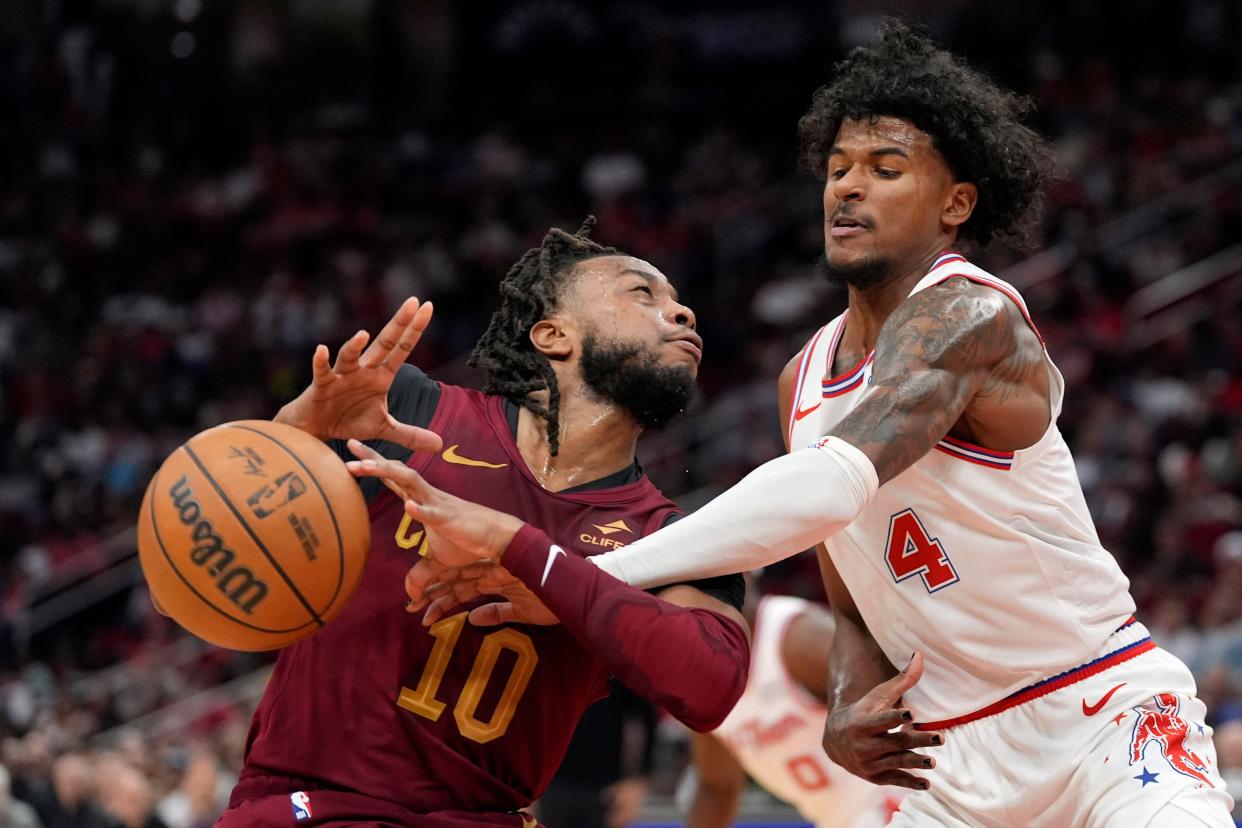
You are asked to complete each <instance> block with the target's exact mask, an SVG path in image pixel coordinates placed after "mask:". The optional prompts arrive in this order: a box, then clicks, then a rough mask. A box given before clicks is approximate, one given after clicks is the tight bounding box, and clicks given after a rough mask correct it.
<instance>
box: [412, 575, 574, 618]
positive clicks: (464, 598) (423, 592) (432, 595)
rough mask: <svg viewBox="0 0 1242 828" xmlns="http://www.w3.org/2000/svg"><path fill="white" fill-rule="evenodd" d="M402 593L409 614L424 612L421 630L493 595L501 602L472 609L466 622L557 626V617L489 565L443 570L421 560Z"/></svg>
mask: <svg viewBox="0 0 1242 828" xmlns="http://www.w3.org/2000/svg"><path fill="white" fill-rule="evenodd" d="M405 591H406V594H407V595H409V596H410V602H409V604H407V605H406V610H407V611H408V612H418V611H420V610H424V609H425V612H423V625H424V626H429V625H431V624H434V623H435V622H436V621H438V620H440V619H441V618H443V617H445V616H446V615H449V614H451V613H452V612H453V611H454V610H455V609H456V608H457V607H459V606H461V605H462V604H466V603H469V602H471V601H474V600H475V599H476V598H479V597H482V596H485V595H495V596H498V597H500V598H503V599H504V600H503V601H494V602H492V603H488V604H484V605H482V606H480V607H475V608H474V609H472V610H471V611H470V616H469V620H470V623H471V624H474V625H475V626H478V627H494V626H497V625H499V624H509V623H519V624H543V625H547V624H556V623H558V620H557V617H556V616H555V615H553V614H552V612H551V611H550V610H549V609H548V608H547V607H545V606H544V605H543V602H542V601H540V600H539V599H538V598H537V597H536V596H535V593H533V592H531V591H530V590H529V589H528V588H527V587H526V585H525V584H524V583H522V582H521V580H519V579H518V578H515V577H514V576H513V575H512V574H510V573H509V570H507V569H505V568H504V567H503V566H501V565H499V564H494V563H492V562H490V561H489V562H484V563H478V564H471V565H470V566H463V567H445V566H442V565H440V564H438V563H437V562H435V561H428V560H421V561H419V562H418V563H416V564H414V566H413V567H411V569H410V571H409V572H408V573H407V574H406V576H405Z"/></svg>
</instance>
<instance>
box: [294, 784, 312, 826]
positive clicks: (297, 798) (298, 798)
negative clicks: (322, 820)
mask: <svg viewBox="0 0 1242 828" xmlns="http://www.w3.org/2000/svg"><path fill="white" fill-rule="evenodd" d="M289 802H290V803H291V804H292V805H293V818H294V819H297V820H303V819H310V817H311V806H310V794H308V793H307V792H306V791H298V792H297V793H291V794H289Z"/></svg>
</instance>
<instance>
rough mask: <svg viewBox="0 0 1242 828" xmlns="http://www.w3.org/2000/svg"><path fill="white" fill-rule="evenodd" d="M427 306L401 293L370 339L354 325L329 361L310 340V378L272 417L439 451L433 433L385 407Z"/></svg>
mask: <svg viewBox="0 0 1242 828" xmlns="http://www.w3.org/2000/svg"><path fill="white" fill-rule="evenodd" d="M432 310H433V309H432V305H431V303H430V302H423V303H422V304H420V303H419V301H418V300H417V299H415V298H413V297H411V298H409V299H406V300H405V302H403V303H402V304H401V307H400V308H398V309H397V312H396V313H395V314H394V315H393V317H392V319H389V320H388V323H387V324H386V325H384V327H383V329H382V330H381V331H380V332H379V336H377V337H376V338H375V341H373V342H370V334H368V333H367V332H366V331H358V333H356V334H354V335H353V336H352V337H350V338H349V340H348V341H347V342H346V343H345V344H344V345H342V346H341V349H340V351H338V352H337V355H336V363H335V364H333V365H329V363H328V347H327V346H326V345H318V346H316V348H315V354H314V356H312V357H311V370H312V376H311V384H310V385H309V386H307V388H306V390H304V391H303V392H302V393H301V394H300V395H298V397H297V398H296V399H295V400H293V401H292V402H290V403H289V404H288V405H286V406H285V407H284V408H282V409H281V410H280V413H279V414H278V415H277V416H276V421H277V422H283V423H287V424H289V425H294V426H297V427H298V428H300V429H302V430H303V431H306V432H308V433H310V434H313V435H315V436H316V437H318V438H320V439H321V440H327V439H330V438H336V439H342V440H345V439H350V438H354V439H357V440H388V441H389V442H393V443H397V444H398V445H402V446H405V447H406V448H408V449H410V451H426V452H435V451H439V450H440V446H441V441H440V437H439V436H438V435H437V434H435V433H434V432H432V431H428V430H427V429H425V428H418V427H417V426H412V425H409V424H408V423H402V422H398V421H397V420H396V418H394V417H393V416H392V414H391V413H389V411H388V390H389V388H391V387H392V382H393V379H394V378H395V377H396V376H397V370H398V369H399V368H400V367H401V366H402V365H403V364H404V363H405V361H406V360H407V359H409V356H410V353H411V352H412V351H413V350H414V347H415V346H416V345H417V344H418V340H419V339H420V338H421V337H422V335H423V331H425V330H426V329H427V325H428V323H429V322H430V321H431V314H432ZM368 342H370V345H369V346H368V344H367V343H368Z"/></svg>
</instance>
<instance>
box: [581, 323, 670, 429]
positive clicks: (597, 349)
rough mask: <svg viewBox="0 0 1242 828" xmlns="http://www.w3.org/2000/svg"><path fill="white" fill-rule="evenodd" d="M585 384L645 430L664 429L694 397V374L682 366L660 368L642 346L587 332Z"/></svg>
mask: <svg viewBox="0 0 1242 828" xmlns="http://www.w3.org/2000/svg"><path fill="white" fill-rule="evenodd" d="M580 364H581V366H582V381H583V382H585V383H586V386H587V388H589V389H590V390H591V391H592V392H594V393H595V394H597V395H598V396H599V397H601V398H603V399H605V400H607V401H608V402H612V403H615V404H616V405H618V406H619V407H620V408H621V409H622V410H624V411H625V412H626V413H627V414H629V415H630V416H631V417H633V418H634V421H635V422H636V423H638V424H639V425H640V426H642V427H643V428H644V429H648V428H650V429H657V428H661V427H663V426H664V425H666V424H667V423H668V421H669V420H671V419H673V417H675V416H677V415H678V414H680V413H681V412H683V411H685V410H686V406H687V405H689V404H690V400H691V399H692V398H693V397H694V374H693V373H692V372H691V370H690V369H689V368H688V367H686V366H683V365H661V364H660V362H659V359H658V358H657V357H656V355H655V354H653V353H651V352H650V351H648V350H646V349H644V348H643V347H642V346H639V345H634V344H631V343H626V342H619V341H615V340H614V341H603V340H601V339H600V338H599V337H597V336H595V335H594V334H590V333H588V334H587V335H586V336H584V337H583V339H582V362H581V363H580Z"/></svg>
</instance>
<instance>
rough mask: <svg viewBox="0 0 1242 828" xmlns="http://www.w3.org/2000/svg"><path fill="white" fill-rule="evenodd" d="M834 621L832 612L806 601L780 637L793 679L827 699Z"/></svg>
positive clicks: (783, 657)
mask: <svg viewBox="0 0 1242 828" xmlns="http://www.w3.org/2000/svg"><path fill="white" fill-rule="evenodd" d="M836 630H837V625H836V622H835V621H834V620H833V617H832V613H831V612H829V611H828V610H827V609H825V608H824V607H822V606H820V605H819V604H808V605H807V607H806V609H805V610H803V611H802V612H800V613H798V614H797V615H796V616H794V618H793V620H791V621H790V622H789V626H788V627H786V628H785V637H784V638H783V639H781V661H783V662H784V663H785V669H786V670H788V671H789V675H790V676H792V677H793V679H794V681H796V682H798V683H799V684H801V685H802V687H803V688H804V689H805V690H806V691H807V692H808V693H810V694H811V695H812V696H814V697H815V698H817V699H819V700H820V701H821V702H824V703H825V704H826V703H827V702H828V653H829V651H830V650H831V649H832V639H833V637H834V636H835V635H836Z"/></svg>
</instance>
